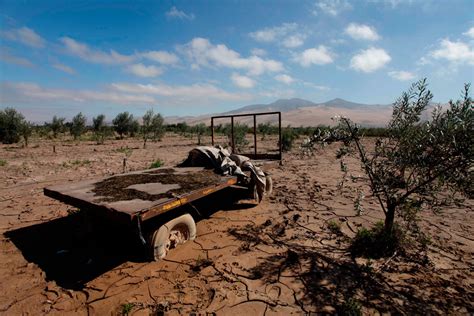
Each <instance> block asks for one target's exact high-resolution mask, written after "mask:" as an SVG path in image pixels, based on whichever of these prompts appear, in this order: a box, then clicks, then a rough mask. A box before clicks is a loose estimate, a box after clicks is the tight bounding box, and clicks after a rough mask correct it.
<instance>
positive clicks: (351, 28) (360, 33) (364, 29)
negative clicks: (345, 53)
mask: <svg viewBox="0 0 474 316" xmlns="http://www.w3.org/2000/svg"><path fill="white" fill-rule="evenodd" d="M344 32H345V33H346V34H347V35H349V36H350V37H352V38H353V39H356V40H367V41H376V40H378V39H380V36H379V35H378V34H377V31H376V30H375V29H374V28H373V27H371V26H369V25H365V24H357V23H351V24H349V25H348V26H347V27H346V30H345V31H344Z"/></svg>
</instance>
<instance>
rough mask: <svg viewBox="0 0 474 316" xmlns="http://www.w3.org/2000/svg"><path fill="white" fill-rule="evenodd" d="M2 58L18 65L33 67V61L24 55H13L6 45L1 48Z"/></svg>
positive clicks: (0, 58)
mask: <svg viewBox="0 0 474 316" xmlns="http://www.w3.org/2000/svg"><path fill="white" fill-rule="evenodd" d="M0 60H1V61H3V62H6V63H9V64H14V65H18V66H23V67H33V63H32V62H31V61H29V60H28V59H26V58H23V57H18V56H14V55H11V54H10V53H8V51H7V49H6V48H4V47H2V49H1V50H0Z"/></svg>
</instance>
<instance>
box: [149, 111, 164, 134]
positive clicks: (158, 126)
mask: <svg viewBox="0 0 474 316" xmlns="http://www.w3.org/2000/svg"><path fill="white" fill-rule="evenodd" d="M151 127H152V131H153V139H154V140H157V141H160V140H161V139H162V138H163V135H164V134H165V127H164V119H163V116H161V114H160V113H156V114H155V116H153V120H152V122H151Z"/></svg>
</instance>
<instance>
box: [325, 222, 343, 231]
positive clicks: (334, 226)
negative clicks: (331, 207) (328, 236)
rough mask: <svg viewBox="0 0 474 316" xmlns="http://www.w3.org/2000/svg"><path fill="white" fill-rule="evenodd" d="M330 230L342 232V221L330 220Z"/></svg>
mask: <svg viewBox="0 0 474 316" xmlns="http://www.w3.org/2000/svg"><path fill="white" fill-rule="evenodd" d="M327 225H328V228H329V231H330V232H331V233H333V234H335V235H339V234H340V233H341V223H340V222H338V221H336V220H330V221H329V222H328V224H327Z"/></svg>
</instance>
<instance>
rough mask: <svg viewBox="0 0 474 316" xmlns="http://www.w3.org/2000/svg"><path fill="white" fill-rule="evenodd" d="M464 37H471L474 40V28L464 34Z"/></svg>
mask: <svg viewBox="0 0 474 316" xmlns="http://www.w3.org/2000/svg"><path fill="white" fill-rule="evenodd" d="M462 34H463V35H466V36H469V37H470V38H474V27H471V28H470V29H469V30H467V31H466V32H464V33H462Z"/></svg>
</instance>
